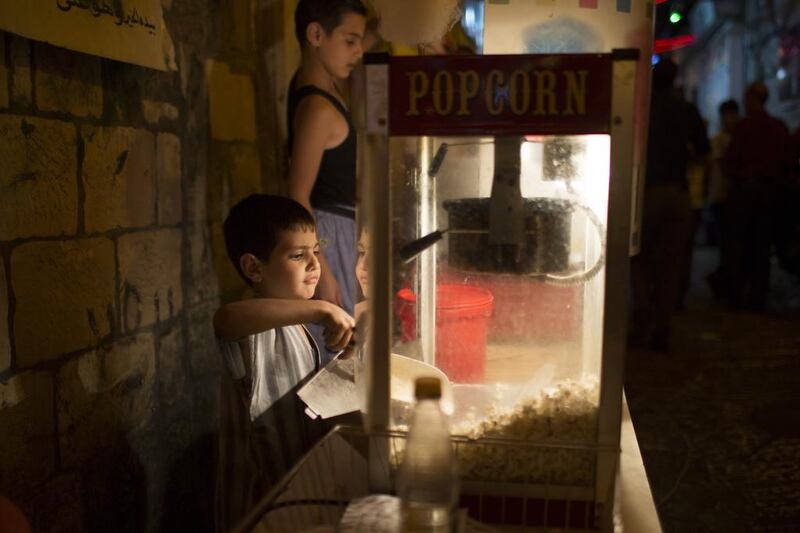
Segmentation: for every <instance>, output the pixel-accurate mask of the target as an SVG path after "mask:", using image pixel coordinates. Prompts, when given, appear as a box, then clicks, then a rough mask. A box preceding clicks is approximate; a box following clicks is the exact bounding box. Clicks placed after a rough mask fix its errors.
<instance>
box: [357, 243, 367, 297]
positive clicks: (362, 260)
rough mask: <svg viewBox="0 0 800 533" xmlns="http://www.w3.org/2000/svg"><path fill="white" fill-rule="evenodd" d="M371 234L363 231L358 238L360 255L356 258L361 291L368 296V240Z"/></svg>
mask: <svg viewBox="0 0 800 533" xmlns="http://www.w3.org/2000/svg"><path fill="white" fill-rule="evenodd" d="M368 239H369V234H368V233H367V232H366V230H365V231H362V232H361V237H360V238H359V239H358V257H357V258H356V279H357V280H358V284H359V286H361V292H362V293H364V296H368V294H367V290H368V289H369V274H368V271H367V240H368Z"/></svg>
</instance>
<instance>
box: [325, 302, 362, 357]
mask: <svg viewBox="0 0 800 533" xmlns="http://www.w3.org/2000/svg"><path fill="white" fill-rule="evenodd" d="M322 303H323V304H324V307H325V310H324V313H323V317H322V319H321V320H320V324H322V326H323V327H324V328H325V331H324V333H323V337H324V338H325V346H326V347H327V348H328V349H329V350H331V351H334V352H338V351H339V350H343V349H344V348H345V347H346V346H347V345H348V344H349V343H350V339H351V338H352V337H353V330H354V329H355V325H356V322H355V320H353V317H351V316H350V315H349V314H347V311H345V310H344V309H342V308H341V307H339V306H338V305H334V304H332V303H329V302H322Z"/></svg>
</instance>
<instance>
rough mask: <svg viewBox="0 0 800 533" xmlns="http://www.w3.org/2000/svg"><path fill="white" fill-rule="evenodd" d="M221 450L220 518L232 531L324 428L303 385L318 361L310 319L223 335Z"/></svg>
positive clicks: (217, 522) (216, 515)
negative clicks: (234, 337)
mask: <svg viewBox="0 0 800 533" xmlns="http://www.w3.org/2000/svg"><path fill="white" fill-rule="evenodd" d="M219 347H220V352H221V354H222V360H223V363H224V364H223V368H224V375H223V376H222V378H221V382H220V392H219V417H220V434H219V458H218V465H217V484H216V495H215V502H214V503H215V513H214V521H215V525H216V530H217V531H229V530H230V529H231V528H233V527H234V526H235V525H236V524H237V522H239V521H240V520H241V519H242V518H244V516H245V515H246V514H247V512H248V511H249V510H250V509H251V507H252V506H253V505H254V504H255V503H256V502H257V501H258V500H259V499H260V498H262V497H263V496H264V495H265V494H266V492H267V490H269V488H270V487H272V486H273V485H274V484H275V483H277V482H278V481H279V480H280V479H281V477H282V476H283V475H284V474H285V473H286V472H288V471H289V469H291V467H292V466H293V465H294V464H295V463H296V462H297V461H298V460H299V459H300V458H301V457H302V456H303V454H304V453H305V452H307V451H308V450H309V449H311V447H312V446H313V445H314V443H315V442H317V441H318V440H319V439H320V438H321V437H322V436H323V429H324V428H323V427H322V426H321V424H320V423H318V422H315V421H311V420H310V419H309V418H308V417H307V416H306V415H305V414H304V407H303V405H302V403H301V402H300V400H299V398H298V397H297V390H298V389H299V388H300V387H301V386H302V385H303V384H305V382H306V381H307V380H308V379H309V378H310V376H311V375H312V374H313V373H314V371H315V370H316V369H317V368H318V366H319V363H318V355H317V351H316V350H315V346H314V344H313V341H312V340H311V336H310V335H308V333H307V332H306V331H305V330H304V329H303V328H302V326H287V327H283V328H277V329H273V330H268V331H263V332H261V333H258V334H256V335H250V336H249V337H247V338H245V339H242V340H241V341H239V342H224V341H221V342H220V345H219Z"/></svg>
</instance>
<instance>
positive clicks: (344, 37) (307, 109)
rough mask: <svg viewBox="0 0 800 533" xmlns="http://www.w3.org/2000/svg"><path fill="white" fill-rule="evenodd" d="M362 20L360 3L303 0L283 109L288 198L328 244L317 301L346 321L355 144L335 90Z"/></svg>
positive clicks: (349, 64) (352, 57)
mask: <svg viewBox="0 0 800 533" xmlns="http://www.w3.org/2000/svg"><path fill="white" fill-rule="evenodd" d="M366 15H367V10H366V8H365V7H364V5H363V4H362V3H361V1H360V0H300V2H299V3H298V5H297V9H296V11H295V32H296V34H297V39H298V40H299V41H300V47H301V50H302V54H303V56H302V62H301V65H300V68H299V69H298V71H297V73H296V74H295V76H294V78H293V79H292V82H291V86H290V88H289V101H288V110H287V111H288V127H289V150H290V154H291V155H290V158H291V159H290V163H289V196H290V197H291V198H292V199H294V200H296V201H298V202H299V203H300V204H302V205H303V206H305V207H306V208H307V209H309V210H310V211H311V212H312V213H313V214H314V216H315V218H316V221H317V231H318V234H319V237H320V240H321V241H323V242H327V247H326V248H325V249H324V250H323V255H322V256H321V257H320V259H321V261H320V262H321V267H322V272H321V277H320V281H319V285H318V287H317V297H318V298H320V299H323V300H327V301H329V302H332V303H335V304H337V305H340V306H341V307H343V308H344V309H345V310H346V311H348V312H349V313H351V314H352V312H353V304H354V299H355V279H354V269H355V258H356V244H355V239H356V236H355V193H356V137H355V130H354V128H353V125H352V123H351V121H350V116H349V112H348V111H347V107H346V105H345V101H344V99H343V97H342V93H341V91H340V90H339V84H341V83H342V82H343V81H344V80H345V79H346V78H348V77H349V76H350V73H351V72H352V70H353V68H354V67H355V66H356V64H357V63H358V62H359V60H360V59H361V55H362V40H363V38H364V32H365V27H366ZM309 329H311V332H312V334H315V333H318V332H316V331H315V330H314V329H313V328H311V327H310V328H309ZM315 337H316V335H315ZM329 355H330V354H329Z"/></svg>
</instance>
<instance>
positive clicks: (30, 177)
mask: <svg viewBox="0 0 800 533" xmlns="http://www.w3.org/2000/svg"><path fill="white" fill-rule="evenodd" d="M162 5H163V6H164V10H165V12H164V18H165V22H166V24H167V27H168V29H169V31H170V34H171V35H172V38H173V41H174V42H175V46H176V51H177V59H178V66H179V70H178V71H177V72H170V73H165V72H158V71H154V70H150V69H146V68H142V67H137V66H134V65H128V64H123V63H119V62H115V61H111V60H106V59H101V58H97V57H92V56H88V55H84V54H80V53H76V52H71V51H68V50H64V49H60V48H57V47H54V46H50V45H47V44H44V43H39V42H33V41H29V40H26V39H24V38H21V37H18V36H15V35H11V34H5V33H1V32H0V140H1V141H0V435H1V437H0V494H5V495H7V496H9V497H11V498H12V499H13V500H15V501H16V502H17V503H18V504H19V505H20V506H21V507H22V508H23V510H24V512H25V513H26V515H27V516H28V518H29V519H30V520H31V522H32V525H33V527H34V530H36V531H81V530H86V531H142V530H147V531H155V530H166V531H177V530H192V531H202V530H209V529H211V528H212V522H211V521H212V513H213V510H212V509H213V507H212V501H211V497H212V488H213V480H214V459H213V451H214V444H215V438H216V437H215V430H216V413H215V394H216V383H217V378H218V372H219V364H218V356H217V353H216V347H215V342H214V338H213V332H212V329H211V325H210V317H211V315H212V313H213V311H214V310H215V309H216V307H217V306H218V305H219V301H220V298H221V297H222V298H225V299H228V298H234V297H236V296H238V295H239V294H240V293H241V291H242V288H243V287H242V284H241V282H239V281H238V280H237V279H236V278H235V274H234V272H233V270H232V268H231V267H229V266H228V265H227V259H226V258H225V257H224V249H223V247H222V240H221V221H222V220H223V218H224V216H225V214H226V213H227V210H228V208H229V206H230V205H231V203H233V202H234V201H236V200H237V199H238V198H240V197H242V196H243V195H245V194H248V193H251V192H255V191H277V190H279V189H280V188H281V185H280V182H279V180H277V178H276V176H278V175H280V173H281V172H282V169H283V167H282V157H283V153H284V152H283V150H284V149H283V140H282V137H281V135H282V130H281V127H280V126H276V124H280V122H279V121H278V122H276V120H275V117H276V116H278V115H279V114H280V113H281V112H282V111H281V109H282V106H283V105H284V103H283V102H281V101H279V99H278V98H277V97H276V94H277V93H276V91H278V89H277V87H278V86H280V85H281V84H285V82H286V75H285V71H288V70H290V69H291V68H292V67H291V66H286V65H284V66H282V67H281V71H280V72H279V73H277V74H276V73H275V72H274V68H275V67H274V65H272V64H271V63H269V61H267V58H269V57H272V56H274V55H275V54H278V55H279V56H281V57H282V54H283V53H284V52H283V45H282V44H281V43H282V42H284V41H285V35H284V32H285V30H286V28H290V26H287V23H289V22H290V21H291V19H290V18H287V16H286V15H287V13H289V12H290V11H291V10H292V9H293V5H292V2H291V0H289V1H284V0H274V1H270V0H235V1H231V2H222V3H220V2H216V1H212V0H162ZM265 14H272V16H266V15H265ZM273 17H278V18H273ZM265 19H266V20H269V21H270V24H269V25H265V26H264V27H263V28H261V29H258V25H257V22H258V21H259V20H260V21H262V22H263V21H264V20H265ZM257 29H258V31H257ZM265 32H269V34H270V35H269V36H265V35H264V33H265ZM289 38H290V39H291V38H292V36H291V33H289ZM265 46H268V47H271V48H269V50H267V51H266V52H265V51H264V47H265ZM287 65H288V64H287ZM267 81H268V82H269V83H267Z"/></svg>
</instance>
